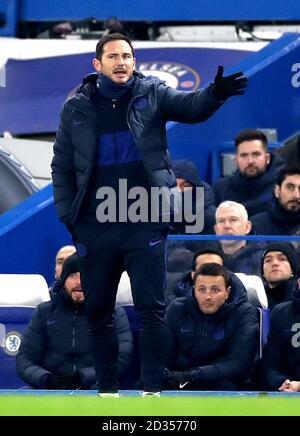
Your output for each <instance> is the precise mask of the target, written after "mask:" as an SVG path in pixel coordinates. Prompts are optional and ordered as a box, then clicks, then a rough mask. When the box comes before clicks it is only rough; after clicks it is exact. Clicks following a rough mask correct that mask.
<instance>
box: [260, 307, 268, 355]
mask: <svg viewBox="0 0 300 436" xmlns="http://www.w3.org/2000/svg"><path fill="white" fill-rule="evenodd" d="M257 310H258V316H259V357H260V358H261V356H262V349H263V346H264V345H265V343H266V342H267V339H268V333H269V328H270V313H271V311H270V309H267V308H264V307H257Z"/></svg>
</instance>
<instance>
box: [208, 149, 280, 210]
mask: <svg viewBox="0 0 300 436" xmlns="http://www.w3.org/2000/svg"><path fill="white" fill-rule="evenodd" d="M284 164H285V162H284V160H283V159H282V157H280V156H279V155H277V154H273V153H271V161H270V164H269V165H268V168H267V171H266V172H265V173H263V174H261V175H260V176H258V177H253V178H250V177H245V176H243V175H242V174H241V173H240V171H239V170H238V169H237V170H236V171H235V172H234V173H233V174H232V175H231V176H227V177H223V178H221V179H219V180H217V181H216V182H214V183H213V189H214V192H215V197H216V205H219V204H220V203H222V202H223V201H226V200H231V201H236V202H237V203H241V204H243V205H244V206H245V208H246V209H247V212H248V215H249V216H252V215H255V214H257V213H259V212H263V211H264V210H267V208H268V203H269V201H270V200H271V198H272V194H273V189H274V186H275V183H276V180H277V175H278V172H279V170H280V169H281V168H282V167H283V166H284Z"/></svg>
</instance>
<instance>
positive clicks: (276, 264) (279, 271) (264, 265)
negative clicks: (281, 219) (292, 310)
mask: <svg viewBox="0 0 300 436" xmlns="http://www.w3.org/2000/svg"><path fill="white" fill-rule="evenodd" d="M297 271H298V259H297V252H296V250H295V248H294V247H293V246H292V244H290V243H288V242H271V243H270V244H268V245H267V247H266V249H265V250H264V251H263V253H262V256H261V274H262V278H263V281H264V286H265V290H266V294H267V298H268V308H269V309H270V310H272V309H273V307H274V306H275V305H276V304H279V303H283V302H285V301H289V300H291V299H292V298H293V290H294V287H295V282H296V274H297Z"/></svg>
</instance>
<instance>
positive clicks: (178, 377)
mask: <svg viewBox="0 0 300 436" xmlns="http://www.w3.org/2000/svg"><path fill="white" fill-rule="evenodd" d="M191 382H193V375H192V373H191V372H190V371H168V370H165V374H164V378H163V386H164V389H183V388H185V389H188V388H189V385H190V384H191Z"/></svg>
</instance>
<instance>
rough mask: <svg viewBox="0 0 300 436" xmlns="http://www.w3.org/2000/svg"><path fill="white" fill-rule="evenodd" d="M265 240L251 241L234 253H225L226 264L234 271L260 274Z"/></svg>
mask: <svg viewBox="0 0 300 436" xmlns="http://www.w3.org/2000/svg"><path fill="white" fill-rule="evenodd" d="M265 245H266V244H265V243H264V242H250V241H248V242H247V243H246V245H245V246H244V247H242V248H240V249H239V250H238V251H237V252H236V253H234V254H225V253H224V254H223V258H224V266H225V267H226V268H227V269H229V270H230V271H232V272H236V273H240V272H241V273H244V274H250V275H251V274H255V275H260V272H261V268H260V263H261V260H260V259H261V254H262V251H263V249H264V247H265Z"/></svg>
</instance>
